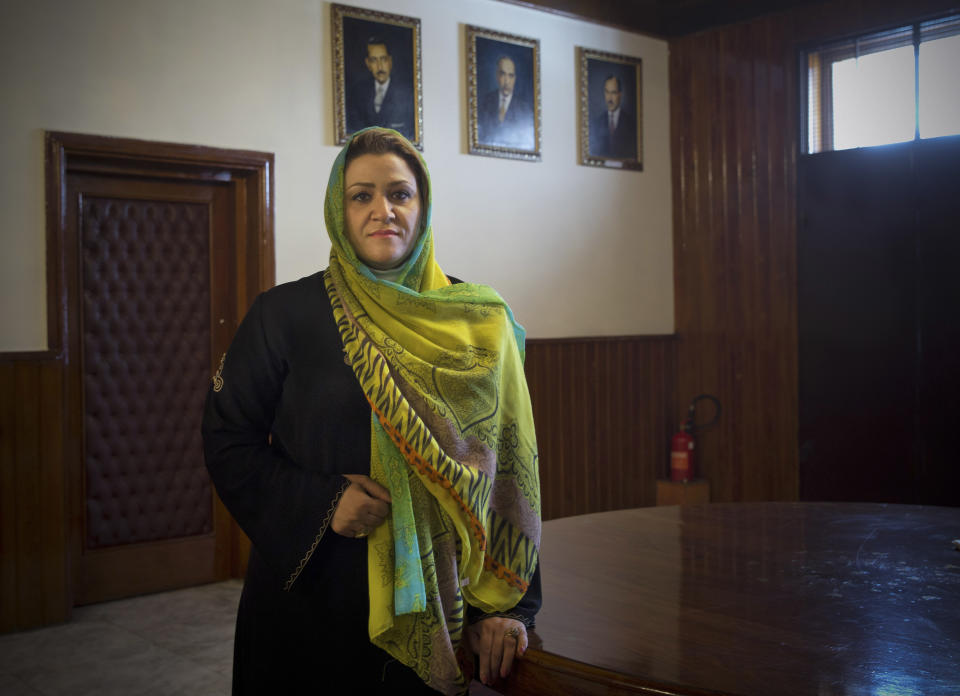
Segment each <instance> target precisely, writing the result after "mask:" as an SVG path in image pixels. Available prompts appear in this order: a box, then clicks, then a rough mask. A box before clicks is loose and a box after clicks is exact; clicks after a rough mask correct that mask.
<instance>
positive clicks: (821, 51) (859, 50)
mask: <svg viewBox="0 0 960 696" xmlns="http://www.w3.org/2000/svg"><path fill="white" fill-rule="evenodd" d="M958 34H960V14H956V13H954V12H951V13H949V14H946V15H943V14H940V15H934V16H928V17H922V18H919V19H916V20H914V21H913V22H910V23H898V24H896V25H892V26H888V27H886V28H882V29H878V30H874V31H870V32H860V33H857V34H855V35H850V36H847V37H841V38H837V39H832V40H830V41H818V42H817V43H816V44H811V45H808V46H806V47H801V49H800V51H799V52H798V69H799V75H800V76H801V79H799V80H798V81H797V83H798V86H799V88H800V138H799V145H800V154H801V155H813V154H818V153H821V152H834V151H835V148H834V113H833V64H834V63H836V62H839V61H842V60H848V59H850V58H859V57H861V56H866V55H870V54H872V53H880V52H882V51H889V50H892V49H895V48H902V47H903V46H910V45H912V46H913V72H914V94H913V112H914V118H913V124H914V133H913V140H914V141H917V140H919V139H920V118H919V104H920V44H921V43H924V42H927V41H933V40H935V39H938V38H945V37H948V36H955V35H958ZM812 110H815V112H816V120H817V123H818V124H819V127H818V128H817V130H816V132H815V133H813V134H812V133H811V132H810V120H811V111H812ZM812 139H813V140H815V142H811V140H812Z"/></svg>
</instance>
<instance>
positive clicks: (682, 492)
mask: <svg viewBox="0 0 960 696" xmlns="http://www.w3.org/2000/svg"><path fill="white" fill-rule="evenodd" d="M709 502H710V482H709V481H707V480H706V479H693V480H692V481H683V482H680V481H670V480H666V479H657V505H697V504H699V503H709Z"/></svg>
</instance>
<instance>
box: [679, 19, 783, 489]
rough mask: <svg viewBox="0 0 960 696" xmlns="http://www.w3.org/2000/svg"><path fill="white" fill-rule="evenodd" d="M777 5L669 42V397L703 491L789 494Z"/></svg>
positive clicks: (780, 45)
mask: <svg viewBox="0 0 960 696" xmlns="http://www.w3.org/2000/svg"><path fill="white" fill-rule="evenodd" d="M785 32H786V27H785V23H784V21H783V19H782V18H781V16H774V17H766V18H763V19H759V20H755V21H753V22H748V23H744V24H738V25H733V26H730V27H726V28H723V29H718V30H714V31H709V32H705V33H703V34H698V35H696V36H691V37H687V38H683V39H678V40H675V41H672V42H671V43H670V93H671V94H670V99H671V104H670V107H671V122H672V132H673V134H674V136H673V176H674V185H673V190H674V283H675V287H676V298H677V300H676V325H677V334H678V338H679V343H678V357H677V400H678V402H679V403H681V404H682V403H684V402H686V401H689V400H690V399H692V398H693V397H694V396H696V395H697V394H700V393H702V392H707V393H710V394H713V395H715V396H716V397H718V398H719V399H720V401H721V403H722V405H723V414H722V418H721V420H720V423H719V425H718V426H717V427H715V428H713V429H711V430H708V431H705V432H703V433H702V434H698V436H697V444H698V452H697V458H698V465H699V466H700V467H701V468H700V471H701V472H702V474H703V475H704V476H705V477H706V478H707V479H709V481H710V486H711V494H712V499H713V500H716V501H737V500H785V499H786V500H790V499H796V497H797V491H798V483H797V481H798V476H797V433H796V431H797V318H796V304H797V302H796V244H795V238H796V221H795V186H796V185H795V178H796V177H795V156H796V155H795V153H796V127H795V125H793V124H794V122H795V120H796V118H795V111H796V108H795V106H796V98H795V91H796V82H795V75H796V70H795V69H793V61H794V60H795V58H794V54H793V51H792V47H791V42H790V40H789V37H787V36H785Z"/></svg>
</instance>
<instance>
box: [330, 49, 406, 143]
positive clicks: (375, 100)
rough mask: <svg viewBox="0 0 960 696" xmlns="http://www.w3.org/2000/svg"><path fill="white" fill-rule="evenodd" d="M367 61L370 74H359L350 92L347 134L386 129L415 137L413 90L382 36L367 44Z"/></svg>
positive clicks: (365, 61) (365, 58)
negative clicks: (397, 66) (362, 130)
mask: <svg viewBox="0 0 960 696" xmlns="http://www.w3.org/2000/svg"><path fill="white" fill-rule="evenodd" d="M365 46H366V49H365V51H366V55H365V57H364V59H363V64H364V67H365V68H366V72H367V74H364V73H363V72H362V71H359V70H358V71H357V75H356V76H355V79H354V80H353V81H352V82H351V83H350V84H349V86H348V89H347V97H346V101H347V131H349V132H350V133H353V132H355V131H358V130H360V129H361V128H366V127H368V126H383V127H385V128H393V129H394V130H397V131H400V132H401V133H403V135H405V136H406V137H408V138H411V139H412V138H413V137H414V127H413V118H414V108H413V90H412V89H411V87H410V84H409V83H408V82H407V81H406V80H404V77H403V75H402V71H399V70H398V71H394V69H393V68H394V66H393V54H392V53H391V52H390V47H389V45H388V43H387V41H386V40H385V39H384V38H383V37H382V36H379V35H375V36H370V37H368V38H367V40H366V42H365Z"/></svg>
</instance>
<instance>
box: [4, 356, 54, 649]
mask: <svg viewBox="0 0 960 696" xmlns="http://www.w3.org/2000/svg"><path fill="white" fill-rule="evenodd" d="M0 395H2V396H0V632H6V631H14V630H22V629H26V628H32V627H34V626H41V625H45V624H51V623H57V622H60V621H65V620H66V619H67V618H68V617H69V614H70V600H69V595H68V582H67V570H68V569H67V520H66V514H67V513H66V510H67V506H66V497H65V476H64V462H63V459H64V458H63V451H64V449H63V441H64V415H65V414H64V413H63V366H62V364H61V362H60V361H59V359H57V358H56V357H53V356H49V355H47V354H45V353H38V354H35V355H30V354H26V355H20V356H16V357H7V356H3V357H0Z"/></svg>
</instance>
